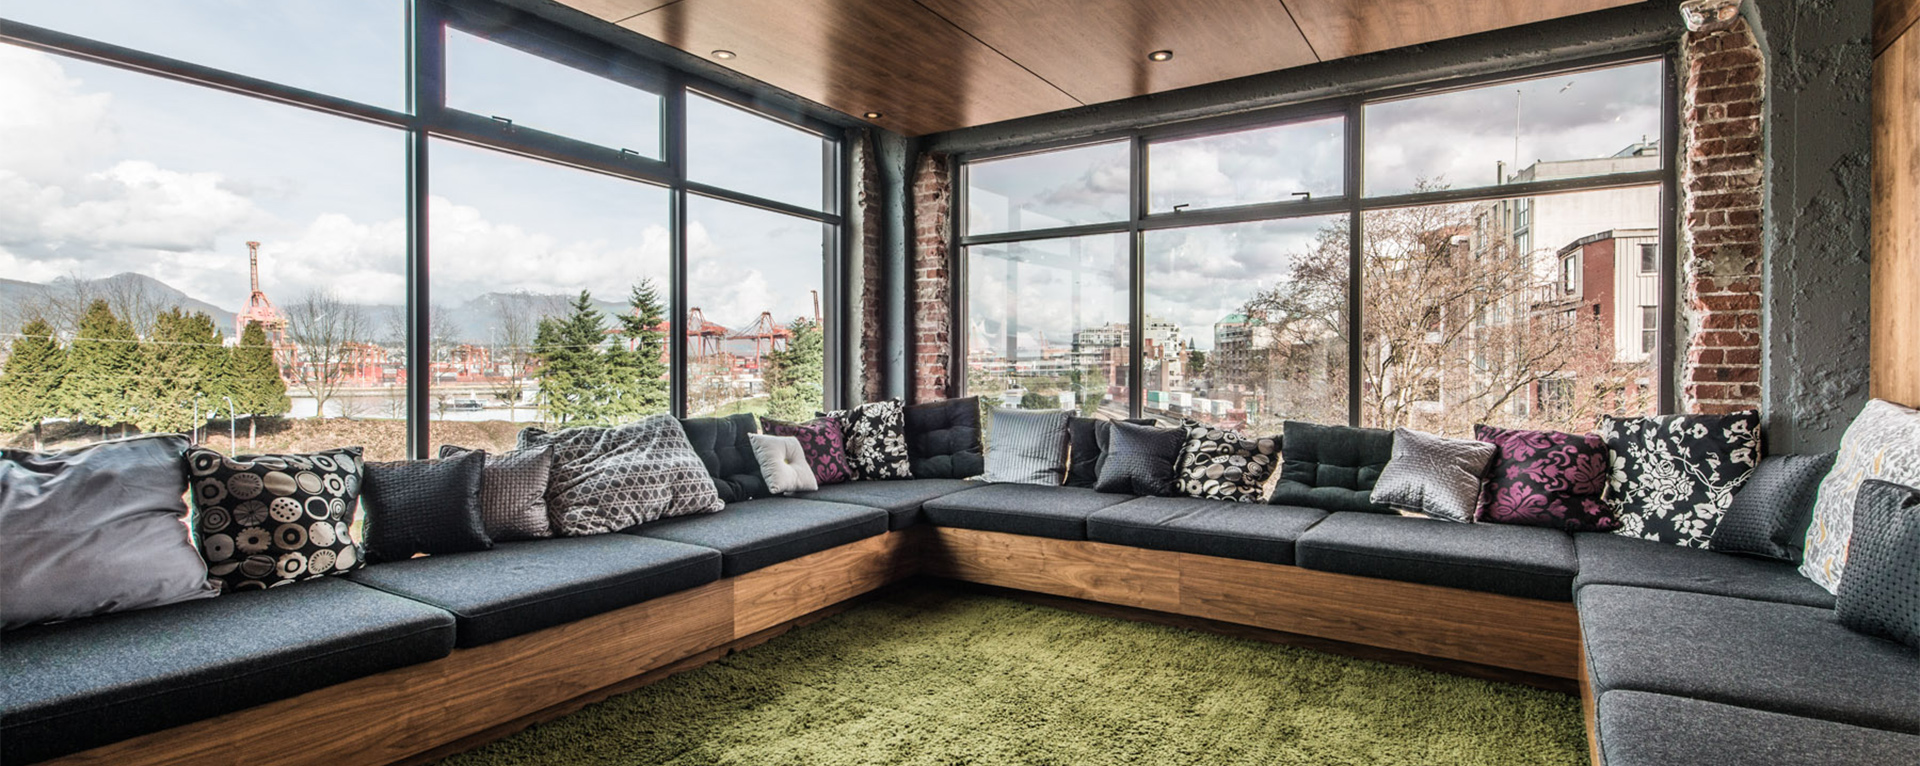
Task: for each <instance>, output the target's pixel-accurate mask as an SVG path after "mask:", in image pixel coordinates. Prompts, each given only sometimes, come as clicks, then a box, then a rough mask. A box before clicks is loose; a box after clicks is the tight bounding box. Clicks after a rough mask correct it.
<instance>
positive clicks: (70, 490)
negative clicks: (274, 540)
mask: <svg viewBox="0 0 1920 766" xmlns="http://www.w3.org/2000/svg"><path fill="white" fill-rule="evenodd" d="M186 450H187V438H186V437H184V436H180V435H177V434H166V435H159V436H141V437H136V438H132V439H124V440H120V441H112V442H103V443H100V444H94V445H89V446H86V447H81V448H79V449H76V450H71V451H67V452H28V451H25V450H13V449H6V450H0V627H3V628H4V629H7V630H12V629H14V628H19V627H24V626H27V625H33V624H36V623H42V622H52V621H55V620H72V619H76V618H80V617H89V616H92V615H97V614H106V613H108V612H125V611H131V610H134V609H146V608H148V607H155V606H162V605H165V604H172V603H177V602H181V601H190V600H193V599H200V598H209V597H212V596H217V595H219V594H220V586H219V584H217V583H215V582H211V581H209V580H208V579H207V565H206V563H205V562H204V561H202V560H201V559H200V554H199V553H198V552H197V551H195V550H194V547H193V541H192V540H191V539H189V538H188V535H187V527H186V525H185V524H182V523H181V520H182V519H184V518H186V516H187V504H186V502H185V500H184V499H183V498H184V497H185V496H186V494H187V466H186V463H185V461H184V460H182V458H181V456H182V455H183V454H185V452H186Z"/></svg>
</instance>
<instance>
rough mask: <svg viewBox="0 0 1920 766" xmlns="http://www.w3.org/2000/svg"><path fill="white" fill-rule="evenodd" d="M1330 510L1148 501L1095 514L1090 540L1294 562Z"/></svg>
mask: <svg viewBox="0 0 1920 766" xmlns="http://www.w3.org/2000/svg"><path fill="white" fill-rule="evenodd" d="M1326 517H1327V512H1326V511H1322V510H1318V509H1314V508H1298V507H1294V506H1284V505H1263V506H1257V507H1249V506H1248V505H1247V504H1246V503H1235V502H1230V501H1226V500H1205V499H1201V498H1194V497H1143V498H1139V499H1136V500H1128V501H1126V502H1124V503H1120V504H1119V505H1114V506H1109V507H1107V508H1102V509H1100V510H1098V511H1095V512H1093V514H1092V515H1089V516H1088V517H1087V539H1089V540H1094V541H1096V542H1102V543H1113V544H1116V545H1131V546H1133V547H1136V548H1151V549H1154V550H1163V551H1179V552H1181V553H1196V554H1200V555H1202V556H1220V557H1223V558H1230V559H1244V560H1247V561H1263V562H1266V563H1268V564H1292V563H1293V558H1294V553H1293V549H1294V543H1295V542H1296V541H1298V540H1299V539H1300V535H1301V534H1303V533H1305V532H1306V531H1307V530H1308V529H1309V528H1311V527H1312V526H1313V525H1314V524H1317V523H1319V522H1320V520H1321V519H1325V518H1326Z"/></svg>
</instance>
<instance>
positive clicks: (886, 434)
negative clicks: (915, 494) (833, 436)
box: [820, 399, 913, 481]
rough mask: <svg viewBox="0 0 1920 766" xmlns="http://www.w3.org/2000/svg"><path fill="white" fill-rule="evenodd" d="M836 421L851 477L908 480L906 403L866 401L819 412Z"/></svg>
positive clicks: (863, 479)
mask: <svg viewBox="0 0 1920 766" xmlns="http://www.w3.org/2000/svg"><path fill="white" fill-rule="evenodd" d="M820 414H821V416H822V417H831V418H833V419H835V420H838V421H840V432H841V434H842V435H844V436H845V437H846V440H847V463H848V464H849V465H851V466H852V467H853V475H854V478H856V479H860V480H862V481H873V480H876V479H911V478H913V466H912V464H911V463H909V462H908V459H907V403H906V402H903V401H900V400H899V399H887V400H885V401H879V402H867V403H866V404H862V405H860V406H858V407H854V408H853V409H848V410H834V411H832V412H823V413H820Z"/></svg>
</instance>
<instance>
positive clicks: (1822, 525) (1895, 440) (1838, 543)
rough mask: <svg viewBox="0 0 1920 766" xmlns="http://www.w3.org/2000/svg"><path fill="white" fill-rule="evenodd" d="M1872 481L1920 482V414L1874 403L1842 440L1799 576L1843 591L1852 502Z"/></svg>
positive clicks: (1816, 504)
mask: <svg viewBox="0 0 1920 766" xmlns="http://www.w3.org/2000/svg"><path fill="white" fill-rule="evenodd" d="M1868 479H1880V480H1882V481H1891V482H1894V483H1896V484H1906V485H1909V486H1911V485H1916V484H1920V412H1916V411H1914V410H1910V409H1907V408H1905V407H1902V406H1900V405H1898V404H1894V403H1893V402H1889V401H1883V400H1880V399H1875V400H1873V401H1870V402H1867V406H1866V408H1864V409H1862V410H1861V411H1860V416H1859V417H1857V418H1854V419H1853V423H1852V424H1851V425H1849V426H1847V432H1846V434H1844V435H1842V436H1841V437H1840V457H1839V458H1838V459H1837V460H1835V462H1834V464H1833V470H1831V471H1829V472H1827V478H1825V479H1823V480H1821V482H1820V494H1819V497H1818V499H1817V500H1815V501H1814V504H1813V525H1812V526H1810V527H1808V528H1807V547H1806V558H1805V559H1804V560H1802V561H1801V562H1800V573H1801V574H1803V575H1806V576H1807V578H1808V579H1811V580H1813V581H1814V582H1816V583H1819V584H1820V587H1822V588H1826V589H1827V591H1828V592H1829V593H1832V592H1837V591H1838V590H1839V588H1840V575H1841V573H1842V572H1844V571H1845V570H1846V566H1847V545H1848V544H1849V543H1850V542H1852V540H1853V503H1854V498H1856V497H1858V496H1859V494H1860V485H1861V484H1862V483H1864V482H1865V481H1866V480H1868Z"/></svg>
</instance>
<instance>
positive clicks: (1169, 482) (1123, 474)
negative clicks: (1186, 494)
mask: <svg viewBox="0 0 1920 766" xmlns="http://www.w3.org/2000/svg"><path fill="white" fill-rule="evenodd" d="M1186 443H1187V432H1186V431H1184V430H1182V429H1179V428H1161V427H1158V426H1137V425H1134V424H1132V423H1115V424H1113V436H1112V437H1111V439H1110V441H1109V442H1108V447H1107V453H1106V461H1105V462H1103V463H1101V464H1100V479H1099V480H1098V481H1096V482H1094V485H1093V489H1094V491H1095V492H1117V493H1122V494H1132V495H1145V496H1154V497H1173V496H1175V495H1177V494H1179V491H1180V484H1179V481H1178V480H1177V477H1176V474H1175V472H1174V461H1176V460H1179V459H1180V447H1181V446H1183V445H1185V444H1186Z"/></svg>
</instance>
